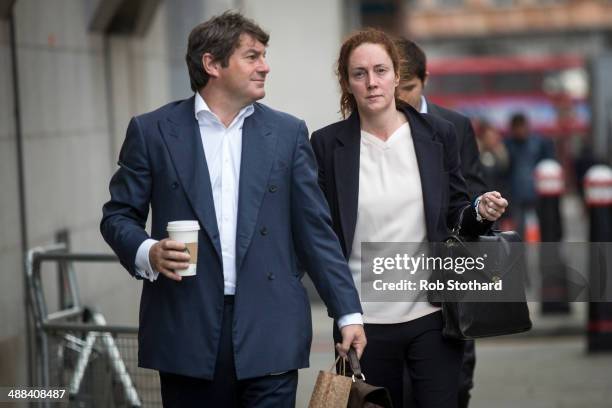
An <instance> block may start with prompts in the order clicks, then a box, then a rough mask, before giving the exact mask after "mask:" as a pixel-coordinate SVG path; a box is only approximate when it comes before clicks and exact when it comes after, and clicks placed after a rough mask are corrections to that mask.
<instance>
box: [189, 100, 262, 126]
mask: <svg viewBox="0 0 612 408" xmlns="http://www.w3.org/2000/svg"><path fill="white" fill-rule="evenodd" d="M254 111H255V107H254V106H253V104H250V105H247V106H245V107H244V108H242V109H240V112H238V114H237V115H236V117H235V118H234V120H233V121H232V123H231V124H230V126H232V125H233V124H234V123H236V121H238V120H240V119H244V118H246V117H248V116H251V115H252V114H253V112H254ZM204 112H205V113H204ZM194 115H195V118H196V120H197V121H200V120H205V119H207V120H215V121H217V122H219V123H221V121H220V120H219V118H218V117H217V115H215V113H214V112H213V111H211V110H210V108H209V107H208V104H207V103H206V101H205V100H204V98H202V95H200V93H199V92H196V93H195V104H194ZM230 126H228V127H230Z"/></svg>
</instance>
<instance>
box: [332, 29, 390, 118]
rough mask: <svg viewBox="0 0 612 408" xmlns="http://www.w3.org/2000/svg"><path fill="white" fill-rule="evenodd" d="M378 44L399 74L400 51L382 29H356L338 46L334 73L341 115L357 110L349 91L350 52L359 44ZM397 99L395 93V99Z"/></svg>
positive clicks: (344, 115) (355, 102)
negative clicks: (339, 92)
mask: <svg viewBox="0 0 612 408" xmlns="http://www.w3.org/2000/svg"><path fill="white" fill-rule="evenodd" d="M366 43H369V44H379V45H381V46H382V47H383V48H384V49H385V50H386V51H387V54H388V55H389V57H390V58H391V62H392V63H393V71H394V72H395V75H396V76H399V66H400V53H399V51H398V49H397V46H396V45H395V42H394V41H393V39H392V38H391V37H390V36H389V35H388V34H386V33H384V32H383V31H380V30H377V29H375V28H366V29H365V30H361V31H357V32H355V33H353V34H351V35H350V36H349V37H348V38H347V39H346V40H345V41H344V43H343V44H342V47H340V55H339V56H338V67H337V70H336V75H338V81H339V82H340V91H341V96H340V112H341V113H342V116H343V117H345V118H346V117H347V116H348V115H350V114H351V113H352V112H354V111H355V110H357V101H356V100H355V97H354V96H353V95H352V94H351V93H350V91H349V73H348V65H349V58H350V56H351V53H352V52H353V51H354V50H355V48H357V47H359V46H360V45H361V44H366ZM397 100H398V98H397V95H396V101H397Z"/></svg>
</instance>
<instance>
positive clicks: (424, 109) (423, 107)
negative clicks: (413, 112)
mask: <svg viewBox="0 0 612 408" xmlns="http://www.w3.org/2000/svg"><path fill="white" fill-rule="evenodd" d="M421 113H427V100H426V99H425V97H424V96H423V95H421Z"/></svg>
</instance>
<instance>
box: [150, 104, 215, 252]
mask: <svg viewBox="0 0 612 408" xmlns="http://www.w3.org/2000/svg"><path fill="white" fill-rule="evenodd" d="M159 126H160V131H161V134H162V137H163V139H164V141H165V143H166V146H167V148H168V151H169V152H170V157H171V158H172V162H173V163H174V167H175V169H176V172H177V174H178V178H179V180H180V182H181V184H182V186H183V188H184V190H185V192H186V193H187V198H188V200H189V203H190V205H191V207H192V208H193V211H194V212H195V214H196V216H197V217H198V220H199V221H200V224H201V225H202V227H203V228H204V231H205V232H206V234H207V235H208V237H209V238H210V240H211V242H212V243H213V246H214V248H215V251H216V253H217V255H218V257H219V260H221V242H220V239H219V229H218V227H217V218H216V216H215V205H214V201H213V195H212V187H211V185H210V176H209V172H208V166H207V163H206V157H205V155H204V148H203V146H202V139H201V136H200V130H199V128H198V122H197V120H196V119H195V116H194V98H193V97H192V98H189V99H187V100H185V101H183V102H181V103H179V104H178V105H177V106H176V107H175V110H174V111H173V112H172V113H171V115H169V117H168V118H167V119H166V120H165V121H164V120H162V121H160V122H159Z"/></svg>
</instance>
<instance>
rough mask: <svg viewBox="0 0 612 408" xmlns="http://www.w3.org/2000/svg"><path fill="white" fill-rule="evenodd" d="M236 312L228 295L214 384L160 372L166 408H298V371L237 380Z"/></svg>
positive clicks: (163, 401) (163, 400) (231, 297)
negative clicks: (233, 317) (234, 337)
mask: <svg viewBox="0 0 612 408" xmlns="http://www.w3.org/2000/svg"><path fill="white" fill-rule="evenodd" d="M233 312H234V302H233V296H226V297H225V306H224V308H223V327H222V329H221V339H220V341H219V355H218V356H217V363H216V367H215V377H214V379H213V380H212V381H209V380H203V379H200V378H192V377H185V376H182V375H177V374H171V373H164V372H160V373H159V378H160V383H161V396H162V403H163V405H164V407H166V408H174V407H181V408H182V407H199V408H202V407H224V408H225V407H228V408H233V407H236V408H238V407H249V408H268V407H269V408H276V407H280V408H294V407H295V397H296V390H297V380H298V374H297V370H292V371H288V372H286V373H283V374H279V375H268V376H264V377H257V378H250V379H246V380H238V379H237V378H236V367H235V364H234V350H233V345H232V316H233ZM270 358H273V356H270Z"/></svg>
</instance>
